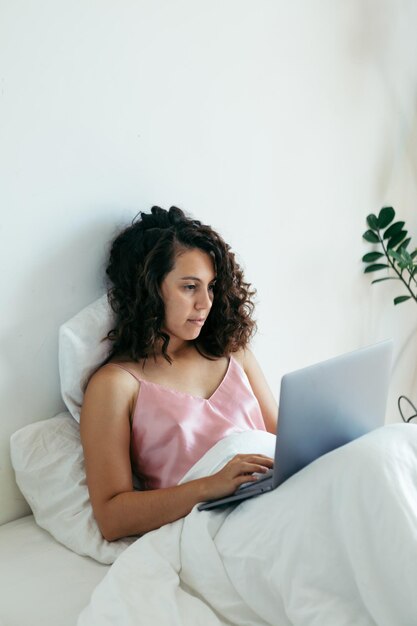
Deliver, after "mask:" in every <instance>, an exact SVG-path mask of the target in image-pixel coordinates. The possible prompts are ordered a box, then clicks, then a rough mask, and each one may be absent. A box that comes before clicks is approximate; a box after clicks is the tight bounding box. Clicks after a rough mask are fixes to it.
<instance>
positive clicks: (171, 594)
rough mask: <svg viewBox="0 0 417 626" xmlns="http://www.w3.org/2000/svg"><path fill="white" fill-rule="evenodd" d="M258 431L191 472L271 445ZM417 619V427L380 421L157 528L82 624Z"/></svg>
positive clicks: (233, 440)
mask: <svg viewBox="0 0 417 626" xmlns="http://www.w3.org/2000/svg"><path fill="white" fill-rule="evenodd" d="M274 448H275V437H274V436H273V435H270V434H268V433H262V432H258V431H250V432H245V433H240V434H237V435H231V436H229V437H227V438H226V439H224V440H222V441H220V442H219V443H218V444H216V446H214V447H213V448H212V449H211V450H210V451H209V452H208V453H207V454H206V455H205V456H204V457H203V458H202V459H201V460H200V461H199V462H198V463H197V464H196V465H195V466H194V467H193V468H192V470H191V471H190V472H189V473H188V474H187V476H186V477H185V479H184V480H190V479H193V478H196V477H200V476H204V475H207V474H210V473H213V472H215V471H217V470H218V469H219V468H220V467H221V466H222V465H224V463H225V462H226V461H227V460H228V459H230V458H231V457H232V456H233V455H234V454H237V453H238V452H260V453H263V454H268V455H270V456H273V452H274ZM220 624H221V625H226V624H227V625H231V624H233V625H239V626H261V625H262V626H265V625H274V626H288V625H290V624H291V625H294V626H316V625H317V626H345V625H346V626H347V625H349V626H371V625H374V624H377V625H378V626H415V625H417V427H416V426H414V425H405V424H404V425H402V424H396V425H391V426H385V427H383V428H380V429H378V430H376V431H374V432H373V433H370V434H369V435H366V436H365V437H362V438H360V439H358V440H356V441H354V442H352V443H351V444H349V445H347V446H344V447H342V448H339V449H338V450H335V451H334V452H331V453H330V454H327V455H325V456H324V457H322V458H321V459H319V460H317V461H316V462H315V463H312V464H311V465H310V466H308V467H306V468H305V469H304V470H303V471H301V472H299V473H298V474H296V475H295V476H293V477H292V478H291V479H290V480H288V481H287V482H286V483H284V484H283V485H282V486H281V487H279V488H278V489H276V490H274V491H272V492H270V493H268V494H264V495H262V496H260V497H257V498H253V499H251V500H247V501H246V502H243V503H241V504H239V505H238V506H234V507H228V508H226V509H223V510H217V511H211V512H205V511H203V512H199V511H198V510H197V509H196V508H194V509H193V511H192V512H191V513H190V514H189V515H188V516H187V517H186V518H184V519H182V520H178V521H177V522H174V523H172V524H168V525H167V526H164V527H162V528H160V529H159V530H156V531H153V532H151V533H148V534H147V535H145V536H144V537H142V538H141V539H139V540H138V541H136V542H135V543H133V544H132V545H131V546H130V547H129V548H127V549H126V550H125V552H124V553H123V554H122V555H121V556H120V557H119V558H118V559H117V560H116V562H115V563H114V564H113V566H112V567H111V568H110V570H109V572H108V573H107V575H106V576H105V578H104V579H103V581H102V582H101V583H100V584H99V585H98V587H97V588H96V589H95V591H94V593H93V595H92V597H91V601H90V604H89V605H88V606H87V607H86V609H85V610H84V611H83V612H82V614H81V615H80V617H79V621H78V626H107V625H108V626H138V625H140V626H142V625H144V626H165V625H166V626H168V625H169V626H177V625H178V626H179V625H181V626H215V625H220Z"/></svg>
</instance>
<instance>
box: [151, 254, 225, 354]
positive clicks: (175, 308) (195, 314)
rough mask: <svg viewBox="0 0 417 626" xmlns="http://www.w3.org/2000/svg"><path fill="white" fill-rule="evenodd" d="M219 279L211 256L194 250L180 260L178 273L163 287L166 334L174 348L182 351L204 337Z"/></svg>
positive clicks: (165, 280)
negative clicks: (188, 342)
mask: <svg viewBox="0 0 417 626" xmlns="http://www.w3.org/2000/svg"><path fill="white" fill-rule="evenodd" d="M215 278H216V275H215V270H214V263H213V260H212V258H211V256H210V255H209V254H208V253H207V252H203V251H202V250H200V249H199V248H193V249H192V250H186V251H185V252H181V253H180V254H179V255H178V256H177V257H176V260H175V266H174V269H173V270H172V271H171V272H169V274H167V275H166V276H165V278H164V280H163V281H162V284H161V293H162V298H163V301H164V305H165V320H164V325H163V330H164V331H165V332H166V333H168V334H169V335H170V348H173V349H175V348H178V347H181V344H183V343H184V342H185V341H192V340H193V339H196V338H197V337H198V335H199V334H200V331H201V328H202V326H203V325H204V321H205V320H206V319H207V317H208V314H209V313H210V309H211V306H212V304H213V288H214V282H215ZM172 342H174V343H172Z"/></svg>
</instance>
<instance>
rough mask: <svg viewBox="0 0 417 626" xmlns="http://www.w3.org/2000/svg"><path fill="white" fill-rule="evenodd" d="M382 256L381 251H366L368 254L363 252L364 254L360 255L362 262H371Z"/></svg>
mask: <svg viewBox="0 0 417 626" xmlns="http://www.w3.org/2000/svg"><path fill="white" fill-rule="evenodd" d="M382 256H384V253H383V252H368V254H365V256H363V257H362V261H363V262H364V263H373V262H374V261H376V260H377V259H380V258H381V257H382Z"/></svg>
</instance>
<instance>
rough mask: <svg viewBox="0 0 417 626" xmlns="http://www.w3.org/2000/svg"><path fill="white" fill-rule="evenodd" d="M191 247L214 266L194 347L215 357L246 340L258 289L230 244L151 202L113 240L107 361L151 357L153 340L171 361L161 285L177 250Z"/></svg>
mask: <svg viewBox="0 0 417 626" xmlns="http://www.w3.org/2000/svg"><path fill="white" fill-rule="evenodd" d="M194 248H199V249H200V250H203V251H204V252H207V253H208V254H210V256H211V257H212V259H213V262H214V266H215V270H216V284H215V288H214V299H213V305H212V307H211V310H210V313H209V316H208V318H207V320H206V323H205V324H204V326H203V327H202V328H201V332H200V335H199V337H198V339H197V340H196V341H195V346H196V348H197V350H198V351H199V352H200V354H203V355H204V356H206V357H207V358H210V357H213V358H217V357H220V356H225V355H227V354H229V353H230V352H235V351H236V350H238V349H239V348H242V347H245V346H246V345H247V344H248V342H249V340H250V338H251V336H252V335H253V334H254V333H255V332H256V329H257V327H256V322H255V321H254V320H253V319H252V313H253V310H254V306H255V305H254V303H253V302H252V299H251V298H252V297H253V296H254V295H255V294H256V290H254V289H251V285H250V284H249V283H246V282H244V279H243V272H242V270H241V268H240V267H239V265H238V263H237V262H236V260H235V255H234V254H233V252H232V251H231V249H230V246H229V245H228V244H227V243H225V241H224V240H223V239H222V237H221V236H220V235H219V234H218V233H216V232H215V231H214V230H213V229H212V228H211V226H208V225H205V224H202V223H201V222H199V221H198V220H195V219H192V218H189V217H187V216H186V214H185V213H184V212H183V211H182V210H181V209H179V208H177V207H175V206H172V207H171V208H170V209H169V211H166V210H164V209H161V208H160V207H158V206H153V207H152V208H151V212H150V213H144V212H142V211H141V212H139V213H138V215H137V216H136V217H135V218H134V219H133V221H132V224H131V225H130V226H128V227H127V228H125V229H124V230H123V231H122V232H121V233H120V234H119V235H118V236H117V237H116V239H115V240H114V241H113V243H112V245H111V251H110V259H109V264H108V266H107V269H106V274H107V276H108V279H109V281H110V285H109V288H108V299H109V303H110V306H111V308H112V309H113V311H114V312H115V314H116V326H115V328H113V329H112V330H111V331H110V332H109V333H108V335H107V338H108V339H110V340H111V341H112V342H113V346H112V349H111V351H110V355H109V357H108V359H107V361H108V360H109V359H111V358H112V357H114V356H120V355H123V356H128V357H130V358H131V359H132V360H134V361H139V360H140V359H145V360H146V359H147V358H148V357H149V356H151V355H153V356H154V357H155V344H156V342H160V341H161V340H162V354H163V356H164V358H165V359H166V360H167V361H168V362H169V363H172V360H171V359H170V357H169V355H168V354H167V347H168V344H169V335H167V334H166V333H165V332H163V331H162V330H161V329H162V326H163V322H164V315H165V310H164V303H163V299H162V296H161V291H160V287H161V284H162V281H163V280H164V278H165V276H166V275H167V274H168V273H169V272H170V271H171V270H172V269H173V268H174V266H175V259H176V257H177V255H178V254H179V253H181V252H184V251H185V250H189V249H194Z"/></svg>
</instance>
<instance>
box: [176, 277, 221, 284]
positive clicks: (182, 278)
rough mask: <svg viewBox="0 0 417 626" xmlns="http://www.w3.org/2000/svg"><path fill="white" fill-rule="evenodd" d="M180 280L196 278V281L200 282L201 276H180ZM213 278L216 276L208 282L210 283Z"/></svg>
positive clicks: (213, 279)
mask: <svg viewBox="0 0 417 626" xmlns="http://www.w3.org/2000/svg"><path fill="white" fill-rule="evenodd" d="M180 280H198V282H199V283H201V278H198V276H181V278H180ZM215 280H216V276H215V277H214V278H212V279H211V281H210V282H211V283H212V282H214V281H215Z"/></svg>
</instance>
